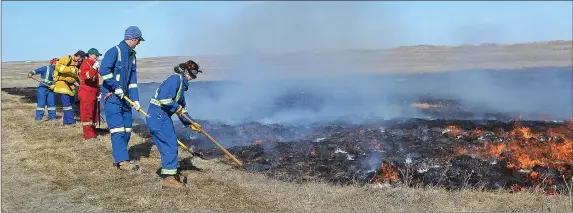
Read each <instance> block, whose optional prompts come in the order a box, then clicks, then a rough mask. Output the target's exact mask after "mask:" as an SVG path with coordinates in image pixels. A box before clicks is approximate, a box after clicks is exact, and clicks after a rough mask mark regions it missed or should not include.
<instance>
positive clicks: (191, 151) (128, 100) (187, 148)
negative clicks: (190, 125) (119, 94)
mask: <svg viewBox="0 0 573 213" xmlns="http://www.w3.org/2000/svg"><path fill="white" fill-rule="evenodd" d="M123 98H124V99H125V100H126V101H127V102H128V103H129V104H131V106H135V103H134V102H133V101H132V100H131V99H129V98H128V97H127V96H123ZM138 111H139V112H140V113H141V114H143V115H144V116H145V117H149V115H148V114H147V113H146V112H145V111H143V109H141V108H139V110H138ZM177 143H178V144H179V146H181V148H183V149H184V150H186V151H187V152H189V153H191V154H192V155H193V156H197V157H200V158H203V157H204V156H203V154H201V153H197V152H194V151H193V150H192V149H190V148H189V147H187V146H185V144H183V143H182V142H181V141H180V140H179V139H177Z"/></svg>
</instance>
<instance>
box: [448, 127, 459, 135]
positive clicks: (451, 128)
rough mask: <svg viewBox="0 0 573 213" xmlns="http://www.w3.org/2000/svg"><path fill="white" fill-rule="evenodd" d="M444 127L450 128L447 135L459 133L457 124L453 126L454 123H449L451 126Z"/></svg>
mask: <svg viewBox="0 0 573 213" xmlns="http://www.w3.org/2000/svg"><path fill="white" fill-rule="evenodd" d="M446 129H448V130H450V131H449V132H448V135H450V136H458V135H459V134H460V129H461V128H460V127H459V126H455V125H451V126H447V127H446Z"/></svg>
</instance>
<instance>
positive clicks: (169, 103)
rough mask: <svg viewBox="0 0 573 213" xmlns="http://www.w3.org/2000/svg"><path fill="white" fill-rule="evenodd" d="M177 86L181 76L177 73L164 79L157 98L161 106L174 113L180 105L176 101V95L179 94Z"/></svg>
mask: <svg viewBox="0 0 573 213" xmlns="http://www.w3.org/2000/svg"><path fill="white" fill-rule="evenodd" d="M177 87H179V77H178V76H177V75H171V76H169V78H167V79H166V80H165V81H163V83H162V84H161V86H159V91H158V93H157V98H156V100H157V101H159V103H160V104H161V108H163V109H166V110H168V111H170V112H172V113H175V112H176V111H177V109H178V108H179V106H180V105H179V104H178V103H177V102H175V101H174V99H175V96H176V95H177Z"/></svg>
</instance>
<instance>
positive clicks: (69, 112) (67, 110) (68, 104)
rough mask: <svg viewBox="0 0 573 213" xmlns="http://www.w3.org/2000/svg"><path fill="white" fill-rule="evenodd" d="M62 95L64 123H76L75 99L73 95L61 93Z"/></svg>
mask: <svg viewBox="0 0 573 213" xmlns="http://www.w3.org/2000/svg"><path fill="white" fill-rule="evenodd" d="M60 97H61V99H62V109H63V111H64V119H63V120H64V125H69V124H74V123H75V120H74V108H73V107H72V104H74V102H73V101H74V100H73V99H72V96H69V95H66V94H60Z"/></svg>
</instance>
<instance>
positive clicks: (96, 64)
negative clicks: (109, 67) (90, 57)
mask: <svg viewBox="0 0 573 213" xmlns="http://www.w3.org/2000/svg"><path fill="white" fill-rule="evenodd" d="M100 65H101V64H100V63H99V61H96V62H95V63H94V65H93V66H92V68H94V70H97V69H99V66H100Z"/></svg>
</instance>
